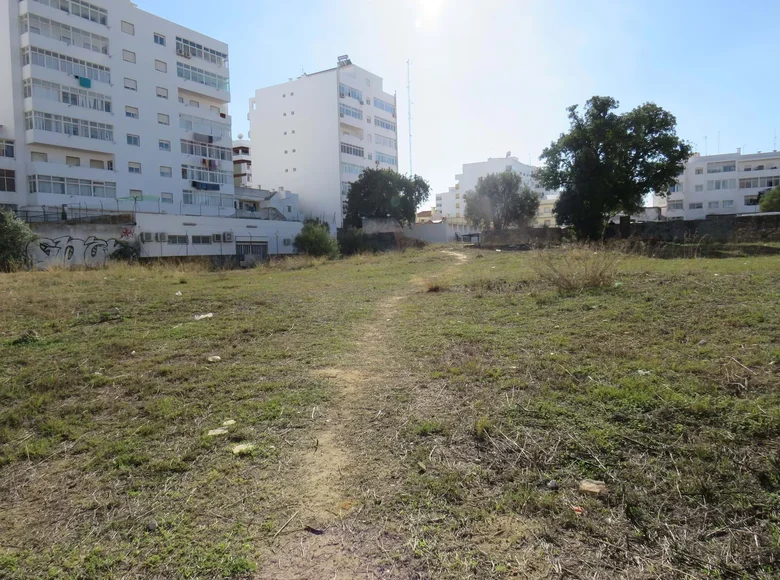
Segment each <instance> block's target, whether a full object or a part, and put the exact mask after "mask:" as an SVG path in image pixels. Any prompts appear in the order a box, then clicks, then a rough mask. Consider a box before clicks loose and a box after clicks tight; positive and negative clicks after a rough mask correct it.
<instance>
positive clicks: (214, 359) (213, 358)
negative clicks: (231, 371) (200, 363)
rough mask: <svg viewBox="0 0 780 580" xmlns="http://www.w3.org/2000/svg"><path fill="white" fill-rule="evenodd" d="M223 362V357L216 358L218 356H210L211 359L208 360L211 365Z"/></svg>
mask: <svg viewBox="0 0 780 580" xmlns="http://www.w3.org/2000/svg"><path fill="white" fill-rule="evenodd" d="M221 360H222V357H221V356H216V355H215V356H210V357H209V358H208V361H209V362H210V363H217V362H219V361H221Z"/></svg>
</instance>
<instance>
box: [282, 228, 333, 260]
mask: <svg viewBox="0 0 780 580" xmlns="http://www.w3.org/2000/svg"><path fill="white" fill-rule="evenodd" d="M293 244H294V245H295V249H296V250H297V251H298V252H300V253H302V254H308V255H310V256H316V257H319V256H328V257H329V258H335V257H337V256H338V255H339V246H338V243H337V242H336V240H335V239H334V238H332V237H331V235H330V226H328V224H327V223H323V222H321V221H320V220H319V219H307V220H305V221H304V222H303V227H302V228H301V233H299V234H298V235H297V236H295V240H294V241H293Z"/></svg>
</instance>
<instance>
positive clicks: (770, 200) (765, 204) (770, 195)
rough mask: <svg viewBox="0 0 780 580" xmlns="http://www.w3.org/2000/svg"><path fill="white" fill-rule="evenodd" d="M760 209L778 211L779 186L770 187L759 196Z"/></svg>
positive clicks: (779, 206) (779, 202) (779, 208)
mask: <svg viewBox="0 0 780 580" xmlns="http://www.w3.org/2000/svg"><path fill="white" fill-rule="evenodd" d="M759 207H760V208H761V211H780V187H775V188H774V189H770V190H769V191H767V192H766V193H765V194H763V195H762V196H761V202H760V205H759Z"/></svg>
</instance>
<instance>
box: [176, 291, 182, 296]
mask: <svg viewBox="0 0 780 580" xmlns="http://www.w3.org/2000/svg"><path fill="white" fill-rule="evenodd" d="M176 296H184V294H182V293H181V290H179V291H178V292H177V293H176Z"/></svg>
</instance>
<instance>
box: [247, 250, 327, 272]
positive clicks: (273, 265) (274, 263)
mask: <svg viewBox="0 0 780 580" xmlns="http://www.w3.org/2000/svg"><path fill="white" fill-rule="evenodd" d="M328 260H329V259H328V258H326V257H319V258H317V257H314V256H308V255H305V254H301V255H299V256H287V257H284V258H280V259H278V260H270V261H268V262H263V263H258V265H257V268H258V269H261V270H268V271H282V272H294V271H296V270H306V269H307V268H317V267H319V266H322V265H323V264H325V263H326V262H328Z"/></svg>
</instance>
